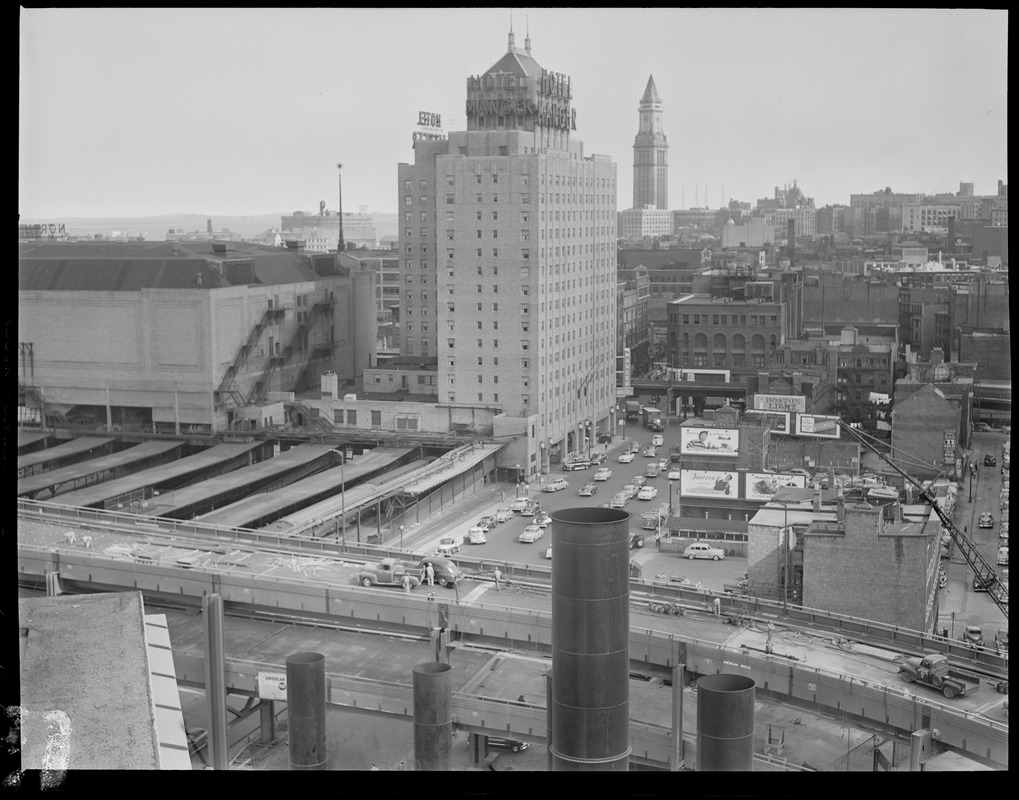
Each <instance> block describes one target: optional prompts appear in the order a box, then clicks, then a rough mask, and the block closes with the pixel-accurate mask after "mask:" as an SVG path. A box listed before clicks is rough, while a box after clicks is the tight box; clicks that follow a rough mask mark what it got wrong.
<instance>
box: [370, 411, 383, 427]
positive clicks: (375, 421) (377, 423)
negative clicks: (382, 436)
mask: <svg viewBox="0 0 1019 800" xmlns="http://www.w3.org/2000/svg"><path fill="white" fill-rule="evenodd" d="M371 415H372V427H373V428H379V427H381V426H382V412H381V411H372V412H371Z"/></svg>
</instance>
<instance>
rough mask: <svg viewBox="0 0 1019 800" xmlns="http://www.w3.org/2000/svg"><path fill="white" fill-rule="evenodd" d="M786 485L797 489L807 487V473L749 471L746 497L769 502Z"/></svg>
mask: <svg viewBox="0 0 1019 800" xmlns="http://www.w3.org/2000/svg"><path fill="white" fill-rule="evenodd" d="M785 486H794V487H796V488H797V489H805V488H806V486H807V476H806V475H789V474H785V473H779V472H748V473H747V485H746V492H745V495H746V499H747V500H757V501H759V502H762V503H763V502H767V501H768V500H770V499H771V497H772V495H774V494H775V492H777V491H778V490H779V489H781V488H783V487H785Z"/></svg>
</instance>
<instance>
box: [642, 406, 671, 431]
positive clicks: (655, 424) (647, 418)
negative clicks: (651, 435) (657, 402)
mask: <svg viewBox="0 0 1019 800" xmlns="http://www.w3.org/2000/svg"><path fill="white" fill-rule="evenodd" d="M640 417H641V421H642V422H643V424H644V427H645V428H647V429H648V430H649V431H664V430H665V423H664V422H662V412H661V411H660V410H659V409H657V408H655V407H654V406H644V407H643V408H641V410H640Z"/></svg>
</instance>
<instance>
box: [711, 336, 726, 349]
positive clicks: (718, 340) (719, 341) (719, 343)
mask: <svg viewBox="0 0 1019 800" xmlns="http://www.w3.org/2000/svg"><path fill="white" fill-rule="evenodd" d="M725 345H726V341H725V334H722V333H716V334H715V338H714V340H713V341H712V344H711V347H712V348H713V349H714V351H715V352H716V353H721V352H724V351H725Z"/></svg>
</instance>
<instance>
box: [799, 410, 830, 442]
mask: <svg viewBox="0 0 1019 800" xmlns="http://www.w3.org/2000/svg"><path fill="white" fill-rule="evenodd" d="M796 435H797V436H817V437H820V438H823V439H838V438H839V418H838V417H818V416H815V415H814V414H800V415H799V416H798V417H796Z"/></svg>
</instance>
